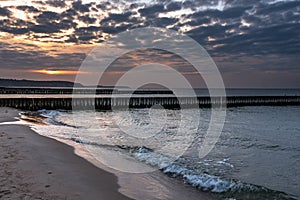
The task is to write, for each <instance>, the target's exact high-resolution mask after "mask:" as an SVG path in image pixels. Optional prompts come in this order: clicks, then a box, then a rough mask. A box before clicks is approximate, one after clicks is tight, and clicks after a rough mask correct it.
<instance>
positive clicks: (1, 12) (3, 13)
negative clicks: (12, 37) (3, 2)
mask: <svg viewBox="0 0 300 200" xmlns="http://www.w3.org/2000/svg"><path fill="white" fill-rule="evenodd" d="M0 16H7V17H9V16H11V11H10V10H8V9H7V8H1V7H0Z"/></svg>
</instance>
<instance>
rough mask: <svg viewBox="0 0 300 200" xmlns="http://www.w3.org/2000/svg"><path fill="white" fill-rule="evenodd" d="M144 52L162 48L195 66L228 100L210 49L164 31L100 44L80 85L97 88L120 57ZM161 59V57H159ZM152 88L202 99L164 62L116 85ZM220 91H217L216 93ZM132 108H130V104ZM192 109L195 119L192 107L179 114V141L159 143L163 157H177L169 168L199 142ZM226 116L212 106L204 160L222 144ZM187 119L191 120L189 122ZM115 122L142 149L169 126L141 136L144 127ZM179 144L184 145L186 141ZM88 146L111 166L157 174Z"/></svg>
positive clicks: (159, 115) (160, 115) (137, 32)
mask: <svg viewBox="0 0 300 200" xmlns="http://www.w3.org/2000/svg"><path fill="white" fill-rule="evenodd" d="M140 49H159V50H164V51H167V52H170V53H173V54H176V55H178V56H180V57H181V58H183V59H185V60H186V61H187V62H189V63H190V64H191V65H192V66H193V67H194V69H195V71H196V72H198V73H199V74H200V75H201V76H202V78H203V80H204V81H205V83H206V85H207V88H208V90H209V94H210V96H218V97H223V99H224V100H225V99H226V98H225V97H226V94H225V89H224V83H223V80H222V77H221V74H220V72H219V70H218V68H217V66H216V65H215V63H214V61H213V60H212V59H211V57H210V56H209V55H208V53H207V52H206V50H205V49H204V48H203V47H202V46H201V45H199V44H198V43H197V42H196V41H194V40H193V39H191V38H190V37H188V36H185V35H182V34H180V33H178V32H176V31H172V30H168V29H163V28H138V29H134V30H131V31H127V32H123V33H120V34H117V35H116V36H114V37H112V38H110V39H109V40H107V41H105V42H104V43H102V44H100V45H99V46H98V47H96V48H95V49H94V50H93V51H91V53H90V54H89V55H88V56H87V57H86V59H85V60H84V62H83V63H82V65H81V67H80V69H79V72H89V73H78V75H77V77H76V82H80V83H83V84H85V85H98V83H99V81H100V80H101V78H103V76H105V72H106V71H109V70H108V69H109V67H110V66H111V64H112V63H113V62H114V61H115V60H116V59H118V58H120V57H121V56H122V55H124V54H126V53H129V52H132V51H136V50H140ZM156 56H158V57H159V55H156ZM154 60H158V59H154ZM162 72H163V73H162ZM147 84H158V85H162V86H164V87H166V88H168V89H170V90H172V91H173V93H174V95H175V96H176V97H180V95H181V94H180V90H179V89H178V88H185V89H189V90H187V91H189V93H187V94H186V95H188V96H189V97H190V98H194V99H195V101H196V100H197V95H196V93H195V91H194V90H193V88H192V86H191V85H190V83H189V81H188V80H186V78H185V77H184V76H183V75H182V74H181V73H180V72H178V71H176V70H175V69H172V68H171V67H168V66H166V65H162V64H160V63H150V64H147V65H142V66H137V67H132V68H129V69H128V71H127V72H125V73H124V75H123V76H122V77H121V78H120V79H119V80H118V81H117V83H116V84H115V85H114V86H116V87H118V86H130V87H131V88H132V89H134V90H135V89H138V88H139V87H141V86H143V85H147ZM215 88H218V89H217V90H216V89H215ZM95 89H96V88H95ZM131 95H132V94H130V95H128V96H127V98H130V97H131ZM95 96H96V95H95V94H94V97H95ZM74 97H75V96H74ZM111 97H112V98H115V97H116V94H112V96H111ZM178 100H179V103H180V105H181V107H182V106H183V104H184V102H181V101H180V98H178ZM127 102H129V101H127ZM127 108H129V105H128V106H127ZM76 109H77V107H76V106H75V105H74V106H73V110H76ZM115 109H116V108H115V107H114V106H112V110H115ZM193 109H194V111H195V112H194V115H193V116H192V117H191V116H190V115H191V114H190V112H189V110H188V109H181V110H180V114H181V121H180V123H179V127H178V129H177V134H176V135H174V136H173V138H172V139H173V141H174V142H173V143H168V144H160V145H161V146H159V147H158V148H157V149H158V153H160V154H168V152H172V156H169V158H168V159H167V160H165V161H164V162H165V164H171V163H172V162H174V161H175V160H176V159H178V158H179V157H180V156H181V155H183V154H184V153H185V151H186V150H187V149H188V147H189V146H190V145H191V144H192V142H193V141H194V138H195V137H196V135H197V128H198V127H199V123H200V114H201V113H200V109H199V108H193ZM150 110H151V109H150ZM94 115H95V119H96V117H97V114H96V112H94ZM122 115H123V116H124V118H123V119H126V118H128V121H130V115H131V113H130V110H129V109H127V110H125V111H123V112H122ZM225 116H226V107H225V104H221V105H219V104H218V105H214V104H213V105H212V108H211V120H210V123H209V128H208V130H207V133H206V134H205V139H204V141H203V142H202V144H200V145H199V157H200V158H202V157H204V156H206V155H207V154H208V153H209V152H210V151H211V150H212V148H213V147H214V145H215V143H216V142H217V140H218V138H219V136H220V134H221V131H222V129H223V125H224V122H225ZM150 117H151V122H153V121H155V120H157V119H159V120H162V121H163V120H165V113H164V112H161V110H159V109H158V110H156V111H152V114H151V115H150ZM186 119H189V120H188V123H187V121H186ZM74 121H75V122H76V119H74ZM116 123H117V124H118V125H119V129H120V131H122V132H123V134H124V135H126V137H130V138H131V139H135V140H136V141H137V144H138V146H146V145H144V143H145V142H147V140H149V139H151V138H153V137H154V136H155V135H156V134H159V132H160V131H161V129H162V128H163V126H164V124H161V126H160V127H156V128H155V129H149V130H148V131H145V132H141V131H138V128H139V127H138V126H135V125H134V124H131V125H129V126H128V125H127V126H123V127H122V123H118V121H116ZM99 130H100V129H99ZM186 130H190V133H188V134H183V133H184V132H185V131H186ZM92 134H93V136H92V137H93V138H94V139H97V134H101V132H97V131H95V130H94V131H93V133H92ZM85 135H86V134H80V136H81V137H85ZM183 135H184V137H183ZM180 141H185V142H184V143H183V142H180ZM86 147H87V149H88V150H89V151H90V153H91V154H92V155H93V156H94V157H95V158H96V159H98V160H99V161H100V162H102V163H103V164H105V165H107V166H108V167H110V168H113V169H116V170H119V171H124V172H130V173H144V172H149V171H153V170H154V169H153V168H151V167H149V168H141V167H139V165H136V164H134V163H133V162H131V161H130V160H129V159H128V158H127V156H126V155H121V154H120V153H112V152H109V151H107V150H104V149H101V148H95V147H91V146H90V145H86Z"/></svg>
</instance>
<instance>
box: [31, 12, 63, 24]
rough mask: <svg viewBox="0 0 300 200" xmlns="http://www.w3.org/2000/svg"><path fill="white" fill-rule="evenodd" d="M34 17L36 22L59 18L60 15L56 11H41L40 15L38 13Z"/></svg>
mask: <svg viewBox="0 0 300 200" xmlns="http://www.w3.org/2000/svg"><path fill="white" fill-rule="evenodd" d="M35 18H36V21H37V22H38V23H44V22H47V21H53V20H59V19H60V15H59V14H58V13H56V12H52V11H45V12H43V13H41V14H40V15H38V16H37V17H35Z"/></svg>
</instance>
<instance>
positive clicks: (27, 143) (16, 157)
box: [0, 108, 215, 200]
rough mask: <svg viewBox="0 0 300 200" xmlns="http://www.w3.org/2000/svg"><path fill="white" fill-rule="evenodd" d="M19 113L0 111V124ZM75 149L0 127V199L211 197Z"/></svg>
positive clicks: (26, 129) (27, 131)
mask: <svg viewBox="0 0 300 200" xmlns="http://www.w3.org/2000/svg"><path fill="white" fill-rule="evenodd" d="M18 113H19V111H18V110H16V109H10V108H0V123H1V122H13V121H17V119H15V118H16V117H18ZM74 151H75V152H76V154H79V155H81V154H82V153H84V150H80V147H79V148H77V147H76V149H74V148H73V147H71V146H69V145H67V144H64V143H61V142H59V141H57V140H54V139H51V138H47V137H43V136H40V135H38V134H37V133H35V132H33V131H32V130H31V129H30V127H29V126H26V125H20V124H19V125H18V124H5V125H3V124H2V125H0V159H1V162H0V199H72V200H73V199H97V200H101V199H104V200H114V199H118V200H122V199H143V200H148V199H149V200H152V199H164V200H165V199H172V200H175V199H178V200H181V199H190V200H193V199H204V200H205V199H215V198H213V196H212V195H211V194H208V193H203V192H201V191H198V190H197V189H195V188H192V187H191V186H189V185H186V184H183V183H182V182H181V181H179V180H176V179H172V178H170V177H167V176H166V175H164V174H162V173H161V172H160V171H156V172H153V173H150V174H126V173H125V174H124V173H121V172H118V171H115V170H111V169H108V168H107V167H105V166H103V165H102V164H101V163H98V162H97V161H95V160H94V159H93V158H92V157H89V155H81V156H83V157H85V158H86V159H87V160H88V161H89V162H88V161H87V160H86V159H83V158H82V157H80V156H78V155H76V154H75V152H74ZM80 152H81V153H80ZM92 163H93V164H92ZM96 166H98V167H96ZM103 169H104V170H103ZM120 186H121V187H120ZM126 195H127V196H128V197H127V196H126ZM129 197H130V198H129Z"/></svg>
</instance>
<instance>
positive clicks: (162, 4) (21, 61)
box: [0, 0, 300, 73]
mask: <svg viewBox="0 0 300 200" xmlns="http://www.w3.org/2000/svg"><path fill="white" fill-rule="evenodd" d="M299 8H300V2H299V1H273V2H271V1H249V0H226V1H221V0H185V1H173V0H157V1H155V2H147V1H138V0H131V1H123V0H115V1H112V2H109V1H105V0H103V1H101V2H99V3H86V2H85V1H74V2H70V1H50V0H49V1H39V2H37V1H35V2H33V3H31V4H30V3H28V4H26V5H25V4H24V5H19V4H18V5H16V6H7V7H1V8H0V32H1V34H2V35H4V36H3V37H21V38H22V39H24V41H27V40H29V41H30V40H34V41H40V42H44V41H47V42H51V41H55V42H62V43H63V42H66V43H75V44H76V45H82V44H95V43H100V42H102V41H103V40H105V39H106V38H107V37H109V36H111V35H114V34H117V33H120V32H123V31H126V30H130V29H133V28H137V27H147V26H158V27H168V28H172V29H174V30H178V31H181V32H183V33H186V34H188V35H189V36H191V37H192V38H193V39H195V40H196V41H198V42H199V43H200V44H201V45H203V46H204V47H205V48H206V49H207V50H208V52H209V53H210V54H211V55H212V56H213V57H214V58H215V59H217V60H218V64H219V65H220V68H221V69H222V70H223V71H224V72H226V73H227V72H228V73H229V72H232V71H234V70H238V68H239V67H240V69H244V68H243V66H244V65H245V66H246V65H247V66H249V67H251V68H252V69H257V70H268V71H270V70H271V69H272V67H273V69H274V70H275V69H276V70H277V71H280V70H286V69H289V70H294V71H295V70H296V69H295V68H297V63H299V61H300V60H299V59H300V57H299V53H300V35H299V30H300V19H299V13H300V10H299ZM23 11H24V12H23ZM0 37H2V36H0ZM1 40H4V39H2V38H1ZM175 44H176V43H175V42H174V45H175ZM10 45H11V47H10V48H8V47H7V46H3V45H2V46H0V51H1V55H2V57H1V66H11V67H17V66H18V65H22V66H25V67H28V68H29V67H31V66H33V65H34V66H38V65H39V63H41V65H42V67H51V66H53V65H55V63H57V65H58V66H59V67H71V65H74V66H78V62H80V60H82V58H83V55H81V54H74V55H69V54H61V55H59V54H58V55H57V56H53V55H51V56H49V55H48V54H47V52H43V51H42V52H37V51H33V50H30V51H23V50H22V51H20V50H19V48H20V47H14V48H12V47H13V45H12V44H10ZM21 46H23V47H24V45H21ZM26 48H28V47H26ZM26 48H25V47H24V49H26ZM161 55H162V57H163V59H166V57H167V55H166V54H164V53H161ZM296 55H298V56H296ZM136 56H137V57H138V55H136ZM147 56H149V57H151V56H153V54H152V52H150V53H149V54H147ZM239 56H240V57H241V56H242V59H240V60H239V59H237V58H238V57H239ZM257 56H258V57H259V59H257V61H256V62H255V60H251V59H250V58H251V57H255V58H257ZM276 56H277V57H278V58H284V59H275V58H276ZM14 57H16V60H15V61H13V60H12V59H11V58H14ZM33 58H36V59H33ZM125 58H126V57H125ZM261 58H267V59H266V61H265V62H263V61H262V60H263V59H261ZM168 59H174V60H175V61H177V62H178V63H180V62H179V61H178V60H177V59H175V58H173V57H168ZM272 59H273V60H276V62H272ZM66 60H69V61H70V63H69V64H68V63H67V62H66ZM71 60H74V62H73V61H71ZM250 60H251V61H250ZM123 61H124V62H123ZM123 61H122V62H123V63H125V60H123ZM233 61H235V62H236V63H238V64H237V66H236V67H235V64H234V62H233ZM46 63H48V64H46ZM255 63H256V64H255ZM270 63H272V64H270ZM173 65H174V64H173ZM223 66H224V67H223ZM127 67H128V66H127ZM174 67H177V66H175V65H174ZM37 68H38V67H37ZM225 68H226V69H225ZM116 70H118V71H120V69H119V68H117V69H116ZM249 70H250V69H249Z"/></svg>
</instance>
